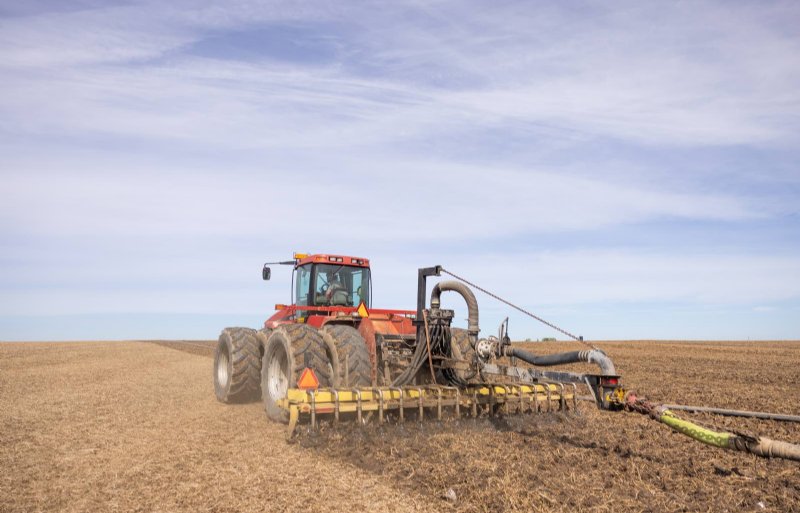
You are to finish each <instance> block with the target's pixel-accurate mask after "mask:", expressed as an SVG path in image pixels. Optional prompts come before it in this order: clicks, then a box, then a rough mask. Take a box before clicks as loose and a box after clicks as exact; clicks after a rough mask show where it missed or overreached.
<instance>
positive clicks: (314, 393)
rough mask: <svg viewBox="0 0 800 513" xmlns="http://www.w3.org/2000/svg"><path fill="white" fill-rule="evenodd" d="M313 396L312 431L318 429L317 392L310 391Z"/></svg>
mask: <svg viewBox="0 0 800 513" xmlns="http://www.w3.org/2000/svg"><path fill="white" fill-rule="evenodd" d="M308 394H309V395H310V396H311V429H317V391H316V390H309V391H308Z"/></svg>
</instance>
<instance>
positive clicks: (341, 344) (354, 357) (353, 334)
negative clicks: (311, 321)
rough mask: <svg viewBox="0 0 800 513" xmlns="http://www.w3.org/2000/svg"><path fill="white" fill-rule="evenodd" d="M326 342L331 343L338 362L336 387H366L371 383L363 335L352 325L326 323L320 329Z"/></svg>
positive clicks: (370, 367) (369, 363) (369, 361)
mask: <svg viewBox="0 0 800 513" xmlns="http://www.w3.org/2000/svg"><path fill="white" fill-rule="evenodd" d="M321 333H322V338H323V340H324V341H325V342H326V343H327V344H329V345H330V344H333V346H334V347H335V348H336V355H337V356H338V359H339V362H338V364H339V365H338V367H339V373H338V376H337V377H338V379H337V384H336V386H337V387H340V388H352V387H368V386H371V385H372V361H371V360H370V357H369V350H368V349H367V343H366V342H365V341H364V337H362V336H361V333H359V332H358V330H356V329H355V328H353V327H352V326H346V325H342V324H334V325H328V326H325V327H324V328H322V330H321Z"/></svg>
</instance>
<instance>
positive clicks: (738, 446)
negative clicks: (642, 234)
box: [625, 394, 800, 461]
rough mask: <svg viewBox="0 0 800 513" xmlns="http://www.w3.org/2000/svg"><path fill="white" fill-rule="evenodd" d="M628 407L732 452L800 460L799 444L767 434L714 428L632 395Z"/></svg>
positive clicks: (690, 436)
mask: <svg viewBox="0 0 800 513" xmlns="http://www.w3.org/2000/svg"><path fill="white" fill-rule="evenodd" d="M625 407H626V408H627V409H628V410H631V411H636V412H639V413H643V414H646V415H650V416H651V417H652V418H654V419H655V420H657V421H659V422H661V423H663V424H666V425H667V426H669V427H671V428H672V429H674V430H675V431H677V432H679V433H683V434H684V435H686V436H688V437H689V438H692V439H694V440H697V441H698V442H702V443H704V444H707V445H713V446H714V447H720V448H722V449H730V450H733V451H741V452H748V453H750V454H755V455H757V456H762V457H766V458H784V459H788V460H794V461H800V445H797V444H791V443H788V442H780V441H778V440H772V439H769V438H765V437H753V436H748V435H743V434H733V433H724V432H722V433H721V432H718V431H712V430H710V429H707V428H704V427H702V426H699V425H697V424H695V423H694V422H689V421H688V420H684V419H681V418H679V417H678V416H676V415H675V414H674V413H672V412H671V411H670V410H668V409H667V408H666V407H664V406H662V405H658V404H654V403H651V402H649V401H646V400H644V399H638V398H636V396H635V395H633V394H630V395H629V396H628V397H627V398H626V403H625Z"/></svg>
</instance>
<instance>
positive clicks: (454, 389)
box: [442, 387, 461, 418]
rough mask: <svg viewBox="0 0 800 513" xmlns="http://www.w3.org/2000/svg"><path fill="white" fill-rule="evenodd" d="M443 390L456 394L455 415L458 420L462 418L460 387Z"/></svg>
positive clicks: (443, 388)
mask: <svg viewBox="0 0 800 513" xmlns="http://www.w3.org/2000/svg"><path fill="white" fill-rule="evenodd" d="M442 390H452V391H453V392H455V394H456V402H455V405H454V406H455V413H456V418H459V417H461V406H460V405H459V403H460V402H461V392H459V390H458V387H442Z"/></svg>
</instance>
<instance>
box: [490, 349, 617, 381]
mask: <svg viewBox="0 0 800 513" xmlns="http://www.w3.org/2000/svg"><path fill="white" fill-rule="evenodd" d="M505 353H506V356H514V357H517V358H519V359H520V360H523V361H525V362H528V363H530V364H531V365H538V366H540V367H551V366H553V365H566V364H568V363H580V362H587V363H594V364H596V365H597V366H599V367H600V374H602V375H603V376H616V375H617V371H616V369H615V368H614V362H612V361H611V358H609V357H608V356H607V355H606V354H605V353H604V352H602V351H600V350H597V349H592V350H591V351H569V352H567V353H555V354H548V355H544V356H537V355H535V354H533V353H532V352H530V351H526V350H524V349H520V348H517V347H507V348H506V351H505Z"/></svg>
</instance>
